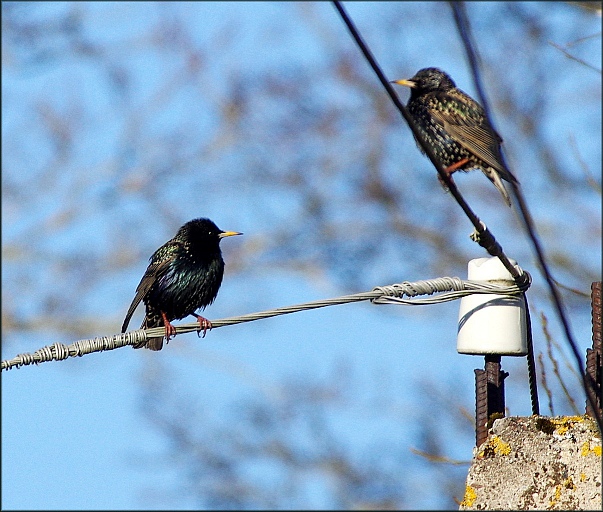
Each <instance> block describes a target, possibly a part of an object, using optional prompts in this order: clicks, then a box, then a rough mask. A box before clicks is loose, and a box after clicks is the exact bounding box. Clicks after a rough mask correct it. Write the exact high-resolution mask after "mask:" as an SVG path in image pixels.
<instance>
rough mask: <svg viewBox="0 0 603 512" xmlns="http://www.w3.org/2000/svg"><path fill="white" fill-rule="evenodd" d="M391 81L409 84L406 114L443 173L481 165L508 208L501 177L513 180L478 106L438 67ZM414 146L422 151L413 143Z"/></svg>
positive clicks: (498, 143) (497, 143)
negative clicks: (415, 126) (431, 150)
mask: <svg viewBox="0 0 603 512" xmlns="http://www.w3.org/2000/svg"><path fill="white" fill-rule="evenodd" d="M391 83H394V84H398V85H405V86H407V87H410V88H411V90H410V99H409V100H408V104H407V105H406V107H407V109H408V113H409V114H410V115H411V116H412V118H413V119H414V121H415V124H416V125H417V127H418V129H419V131H420V132H421V134H422V135H423V137H424V139H425V142H426V143H427V144H429V146H430V147H431V148H432V149H433V152H434V153H435V155H436V158H437V159H438V161H439V162H440V164H441V165H442V167H444V168H445V171H446V173H447V174H448V176H451V174H452V173H453V172H455V171H457V170H461V171H469V170H471V169H481V170H482V172H483V173H484V174H485V175H486V176H487V177H488V179H489V180H490V181H491V182H492V183H494V186H495V187H496V188H497V189H498V190H499V191H500V193H501V194H502V196H503V198H504V200H505V202H506V203H507V204H508V205H509V206H511V199H510V198H509V194H508V193H507V191H506V189H505V187H504V185H503V183H502V180H501V178H502V179H503V180H506V181H508V182H515V183H518V181H517V179H516V178H515V176H513V175H512V174H511V173H510V172H509V171H508V170H507V169H506V168H505V166H504V165H503V163H502V156H501V153H500V144H501V142H502V138H501V137H500V136H499V135H498V133H496V131H495V130H494V128H493V127H492V125H491V124H490V122H489V121H488V119H487V117H486V114H485V112H484V109H483V108H482V106H481V105H480V104H479V103H477V101H475V100H474V99H473V98H471V97H470V96H469V95H467V94H465V93H464V92H463V91H461V90H460V89H458V88H457V87H456V84H455V83H454V81H453V80H452V78H450V76H448V75H447V74H446V73H444V72H443V71H441V70H440V69H437V68H424V69H421V70H419V71H418V72H417V73H416V74H415V76H413V77H412V78H409V79H407V80H394V81H392V82H391ZM417 145H418V146H419V149H420V150H421V152H422V153H423V154H425V151H424V150H423V148H422V147H421V146H420V144H419V143H418V141H417ZM439 177H440V176H439V175H438V178H439ZM440 181H442V180H440ZM442 184H443V185H444V186H445V184H444V183H442Z"/></svg>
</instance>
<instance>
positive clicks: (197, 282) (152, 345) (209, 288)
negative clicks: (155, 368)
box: [121, 218, 243, 350]
mask: <svg viewBox="0 0 603 512" xmlns="http://www.w3.org/2000/svg"><path fill="white" fill-rule="evenodd" d="M242 234H243V233H238V232H236V231H222V230H221V229H219V228H218V226H216V225H215V224H214V223H213V222H212V221H211V220H209V219H206V218H201V219H194V220H191V221H190V222H187V223H186V224H184V226H182V227H181V228H180V229H179V230H178V232H177V233H176V236H175V237H174V238H172V239H171V240H169V241H168V242H166V243H165V244H163V245H162V246H161V247H160V248H159V249H157V250H156V251H155V252H154V253H153V255H152V256H151V258H150V261H151V263H150V264H149V266H148V268H147V270H146V272H145V273H144V275H143V276H142V279H141V281H140V284H139V285H138V288H136V295H135V296H134V300H133V301H132V304H131V305H130V309H128V312H127V313H126V318H125V320H124V323H123V325H122V328H121V332H126V329H127V328H128V324H129V323H130V318H131V317H132V314H133V313H134V310H135V309H136V307H137V306H138V304H140V301H143V302H144V304H145V306H146V314H145V317H144V320H143V322H142V325H141V326H140V328H141V329H149V328H151V327H161V326H165V338H166V341H168V342H169V340H170V338H171V337H172V336H175V335H176V329H175V328H174V326H173V325H172V324H171V323H170V322H171V321H172V320H180V319H182V318H184V317H185V316H188V315H193V316H195V317H196V318H197V321H198V322H199V328H200V329H203V336H205V333H206V332H207V329H211V327H212V325H211V322H210V321H209V320H208V319H207V318H204V317H202V316H201V315H198V314H197V313H196V311H197V309H199V308H203V309H205V307H206V306H208V305H209V304H211V303H212V302H213V301H214V299H215V298H216V295H217V294H218V290H219V289H220V285H221V284H222V276H223V275H224V260H223V259H222V252H221V251H220V240H222V239H223V238H225V237H227V236H233V235H242ZM163 338H164V336H160V337H156V338H149V339H147V341H146V342H141V343H138V344H136V345H134V348H142V347H145V348H148V349H151V350H161V348H162V347H163Z"/></svg>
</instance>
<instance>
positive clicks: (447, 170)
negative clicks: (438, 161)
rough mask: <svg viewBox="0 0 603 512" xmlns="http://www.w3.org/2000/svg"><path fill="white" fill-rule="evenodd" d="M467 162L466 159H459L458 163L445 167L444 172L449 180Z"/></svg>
mask: <svg viewBox="0 0 603 512" xmlns="http://www.w3.org/2000/svg"><path fill="white" fill-rule="evenodd" d="M468 162H469V159H468V158H461V159H460V160H459V161H458V162H456V163H454V164H452V165H449V166H448V167H445V168H444V172H445V173H446V174H447V175H448V177H449V178H450V177H451V175H452V173H453V172H454V171H456V170H458V169H459V168H461V167H462V166H463V165H465V164H466V163H468Z"/></svg>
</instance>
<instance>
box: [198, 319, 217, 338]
mask: <svg viewBox="0 0 603 512" xmlns="http://www.w3.org/2000/svg"><path fill="white" fill-rule="evenodd" d="M197 322H199V329H198V330H197V336H198V337H199V338H201V337H203V338H205V335H206V334H207V331H208V330H210V331H211V329H212V327H213V325H212V324H211V322H210V321H209V320H208V319H207V318H203V317H202V316H197ZM201 329H203V336H201Z"/></svg>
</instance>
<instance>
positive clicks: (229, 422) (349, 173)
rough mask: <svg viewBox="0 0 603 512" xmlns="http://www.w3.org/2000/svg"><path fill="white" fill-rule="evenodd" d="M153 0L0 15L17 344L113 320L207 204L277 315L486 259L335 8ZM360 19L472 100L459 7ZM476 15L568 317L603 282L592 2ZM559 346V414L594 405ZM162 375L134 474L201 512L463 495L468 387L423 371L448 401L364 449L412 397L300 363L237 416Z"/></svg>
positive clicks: (473, 181) (489, 209)
mask: <svg viewBox="0 0 603 512" xmlns="http://www.w3.org/2000/svg"><path fill="white" fill-rule="evenodd" d="M593 5H596V6H597V7H594V8H593ZM143 6H144V9H146V10H148V12H147V15H146V16H145V17H144V18H143V19H142V20H139V19H138V17H137V16H136V12H137V9H139V8H140V7H138V6H136V5H135V4H129V3H126V4H102V3H101V4H88V3H66V4H65V3H63V4H57V5H56V6H55V8H53V9H51V10H50V11H49V10H48V6H47V5H39V4H37V3H21V2H5V3H3V4H2V14H3V16H2V42H3V49H2V59H3V73H10V75H11V83H10V86H3V98H2V99H3V138H2V154H3V159H2V223H3V240H2V260H3V268H2V327H3V341H4V345H5V347H8V348H7V349H8V350H10V348H11V347H14V348H13V350H16V347H17V345H18V341H17V340H18V339H19V338H20V337H22V336H23V335H24V334H25V333H31V334H33V335H36V333H37V334H38V335H39V336H40V337H39V338H38V339H39V341H40V343H39V345H34V346H28V347H26V348H25V350H31V351H33V350H35V349H37V348H39V346H41V345H43V344H46V343H47V342H46V341H44V340H46V339H48V331H51V332H52V333H53V335H55V336H56V337H57V339H62V340H65V341H68V340H70V339H76V338H78V337H80V338H81V337H93V336H97V335H103V334H112V333H115V332H117V331H118V326H119V325H121V321H122V319H123V314H124V312H125V309H124V308H125V307H126V306H127V304H128V303H129V301H130V299H131V294H132V293H133V291H134V287H135V285H136V283H137V282H138V279H139V277H140V271H141V269H142V268H143V266H144V267H146V260H147V258H148V257H149V255H150V254H151V252H152V251H153V250H154V249H155V248H156V247H158V245H159V243H163V241H165V240H167V239H168V238H169V237H171V236H172V235H173V232H175V229H176V228H177V227H178V226H180V225H181V224H183V223H184V222H185V221H187V220H190V219H191V218H193V217H195V216H201V215H203V216H209V217H210V218H213V219H214V220H216V222H217V223H218V225H219V226H220V227H221V228H222V229H233V230H241V231H244V232H245V235H246V236H245V240H244V241H242V243H240V244H232V245H231V246H229V247H228V248H227V254H226V256H227V257H226V259H227V276H226V279H228V280H232V281H235V280H236V281H237V282H238V283H240V284H239V286H240V287H241V289H242V293H241V296H240V298H239V299H238V300H239V301H240V304H239V305H238V310H240V311H241V312H246V311H256V310H260V309H263V308H267V307H273V306H278V305H284V304H272V303H270V302H269V301H268V300H267V296H268V295H269V288H266V289H264V290H262V292H261V293H257V294H253V293H245V292H246V291H249V290H248V289H247V288H246V285H245V282H251V283H260V282H261V281H262V280H263V279H266V278H267V277H268V276H270V275H271V274H272V273H273V272H274V271H275V269H279V272H286V273H287V274H288V275H289V276H292V277H293V279H303V280H307V281H310V282H313V283H315V284H316V286H318V287H323V288H324V289H329V290H331V289H336V290H338V291H340V292H341V294H344V293H350V292H356V291H365V290H370V289H371V288H372V287H374V286H376V285H384V284H390V283H394V282H399V281H401V280H406V279H409V280H410V279H428V278H431V277H437V276H442V275H459V274H461V273H462V272H463V271H464V269H465V268H466V262H467V261H468V260H469V259H471V258H474V257H481V256H485V254H481V253H480V252H479V250H478V248H477V247H475V246H473V245H472V244H471V243H470V242H469V240H468V237H467V235H468V234H469V232H470V230H471V226H470V224H469V222H467V221H466V220H465V218H464V216H463V214H462V212H460V211H459V209H458V208H457V207H456V204H455V203H454V201H453V200H452V199H451V197H450V196H449V195H447V194H446V193H445V192H444V191H443V190H442V188H441V187H440V185H439V183H438V180H437V179H436V172H435V169H433V168H432V166H431V164H430V163H429V161H428V159H426V158H425V157H423V156H422V155H421V154H420V153H419V151H418V150H417V148H416V146H415V143H414V140H413V139H412V136H411V134H410V131H409V129H408V127H407V126H406V124H405V123H404V121H403V119H402V118H401V116H400V115H399V113H398V112H397V111H396V109H395V107H394V106H393V105H392V103H391V101H390V100H389V98H388V96H387V95H386V94H385V91H384V90H383V89H382V88H381V86H380V84H379V83H378V81H377V79H376V77H375V76H374V74H373V73H372V72H371V70H370V68H369V66H368V64H367V63H366V61H365V60H364V59H363V58H362V55H361V54H360V52H359V50H358V48H357V47H356V46H355V44H354V42H353V40H352V39H351V38H350V37H349V34H348V33H347V31H346V30H345V27H344V26H343V23H342V22H341V20H340V19H339V17H338V16H337V13H336V12H335V10H334V9H333V7H332V5H330V4H328V3H282V4H278V6H272V7H271V8H270V9H269V10H270V13H269V14H271V16H267V17H266V18H265V20H263V22H262V23H261V24H260V25H261V26H260V27H258V25H257V24H256V25H252V24H251V22H250V20H249V19H246V18H245V16H244V12H245V9H248V8H249V6H248V5H246V4H244V3H242V4H238V3H237V4H235V3H233V4H232V5H231V7H230V9H231V10H232V12H230V13H228V12H227V13H226V14H225V11H224V10H220V15H221V16H224V17H225V19H224V20H223V21H222V22H220V21H215V20H214V22H213V24H212V27H213V28H212V30H209V29H207V27H206V24H205V23H204V16H210V15H211V12H212V8H215V6H212V4H208V3H199V4H196V3H182V4H172V3H153V4H143ZM346 7H347V8H348V11H349V13H350V15H351V16H352V18H353V19H354V20H355V21H356V23H357V26H358V28H359V30H360V31H361V33H362V34H363V36H364V38H365V40H366V42H367V44H368V45H369V46H370V47H371V49H372V51H373V53H374V54H375V56H376V58H377V60H378V61H379V62H380V64H381V65H382V67H383V69H384V71H385V73H386V74H387V75H388V77H389V78H390V79H398V78H407V77H410V76H412V75H413V74H414V73H415V72H416V71H417V70H418V69H420V68H422V67H427V66H430V65H437V66H439V67H442V68H443V69H444V70H446V71H447V72H449V73H450V74H451V76H452V77H453V78H454V79H455V80H456V82H457V85H458V86H459V87H460V88H461V89H463V90H465V91H467V92H469V93H470V94H472V93H473V88H472V81H471V76H470V74H469V71H468V68H467V66H466V64H465V58H464V53H463V49H462V45H461V43H460V39H459V37H458V34H457V32H456V29H455V26H454V23H453V20H452V16H451V12H450V9H449V6H448V5H447V4H443V3H432V2H425V3H423V2H420V3H415V2H409V3H405V2H396V3H373V4H371V5H370V6H369V5H368V4H358V5H354V3H350V4H349V6H348V5H346ZM467 8H468V13H469V17H470V19H471V21H472V24H473V30H474V32H475V35H476V39H477V41H478V44H479V45H480V46H479V51H480V52H481V55H482V58H483V77H484V82H485V84H486V88H487V92H488V94H489V98H490V100H491V103H492V108H493V112H494V121H495V124H496V126H497V128H498V130H499V131H500V133H501V134H502V136H503V139H504V141H505V142H504V150H505V152H506V155H507V159H508V161H509V164H510V167H511V169H512V170H513V171H514V173H515V175H516V176H517V177H518V179H519V181H520V183H521V186H522V188H523V191H524V194H525V195H526V197H527V200H528V202H529V204H530V206H531V208H532V213H533V215H534V218H535V221H536V224H537V227H538V229H539V233H540V235H541V236H542V241H543V244H544V246H545V249H546V253H547V255H548V256H549V261H550V263H551V265H552V270H553V275H554V276H556V277H557V278H558V279H559V281H560V283H561V284H562V285H563V286H564V288H563V296H564V299H565V301H566V304H567V306H568V314H569V316H570V318H571V317H575V316H581V317H583V318H588V315H589V303H590V301H589V297H588V293H589V290H590V283H591V282H592V281H595V280H600V278H601V277H600V259H601V247H600V242H601V205H600V199H601V177H600V163H601V72H600V69H599V67H600V45H601V33H600V31H599V32H594V31H593V27H594V26H597V25H598V24H600V14H601V10H600V4H599V3H597V4H594V3H593V4H591V3H589V2H578V3H557V2H555V3H553V2H549V3H523V2H497V3H492V4H490V3H485V4H481V3H470V4H468V6H467ZM275 13H276V14H275ZM128 20H130V21H128ZM256 21H257V20H256ZM92 26H100V27H104V28H103V29H102V30H96V31H92V30H91V29H90V27H92ZM107 27H111V30H110V29H108V28H107ZM216 27H217V28H216ZM201 36H202V37H201ZM307 41H311V44H309V43H307ZM434 41H436V42H434ZM293 42H296V43H297V46H293V44H292V43H293ZM300 45H301V46H302V47H303V48H304V52H303V53H302V52H300V50H299V48H300ZM291 48H293V49H291ZM434 48H437V50H438V52H437V60H436V61H435V62H434V55H436V53H435V52H434V53H433V54H432V53H431V52H432V49H434ZM296 52H297V53H296ZM593 68H594V69H593ZM390 75H391V76H390ZM25 83H28V88H27V92H26V93H24V92H23V89H22V86H21V84H25ZM32 83H33V84H34V85H33V86H32V85H31V84H32ZM405 94H407V92H406V91H400V95H401V97H402V98H403V100H404V101H406V97H407V96H405ZM456 176H458V178H456ZM455 179H456V183H457V185H458V186H459V189H460V190H461V192H462V193H463V194H464V195H465V197H466V198H467V199H468V202H469V203H470V204H471V205H472V207H473V208H474V210H475V211H476V212H477V214H478V215H479V216H480V217H481V218H482V219H483V220H484V221H485V222H486V223H487V224H488V226H489V227H490V229H491V230H492V231H493V232H494V234H495V236H497V239H498V240H499V242H500V243H501V244H502V245H503V247H504V249H505V251H506V253H507V254H508V255H509V256H510V257H511V258H513V259H516V260H517V261H518V262H519V263H520V264H521V265H522V266H523V268H526V269H529V270H530V272H531V273H532V275H533V276H534V278H535V280H534V285H533V287H532V289H531V291H530V297H531V306H532V308H533V311H534V313H536V314H538V313H541V314H542V316H541V317H540V316H538V315H536V314H535V316H534V317H533V320H534V328H535V330H538V331H539V334H538V335H537V336H539V338H540V339H542V338H543V333H545V331H544V330H543V329H542V328H539V326H538V319H539V318H542V323H543V325H544V324H545V323H546V322H547V321H548V322H549V323H554V322H556V320H555V317H554V314H553V313H552V312H551V311H552V310H551V309H550V306H549V304H548V298H547V291H546V288H545V287H544V286H543V284H542V280H540V279H539V278H538V277H539V274H538V271H537V268H536V267H535V264H534V259H533V255H532V251H531V248H530V246H529V243H528V242H527V239H526V237H525V236H524V234H523V230H522V227H521V224H520V222H519V220H518V218H517V217H516V216H515V215H514V213H513V212H512V211H511V210H510V209H508V208H506V206H504V204H503V202H502V201H501V200H500V197H498V192H497V191H496V189H495V188H494V187H492V185H491V184H490V182H489V181H488V180H486V179H485V177H484V176H483V175H481V173H479V172H474V173H469V174H466V175H465V174H463V175H460V176H459V175H455ZM542 198H546V199H545V200H543V199H542ZM218 218H219V220H218ZM158 233H159V235H158ZM158 240H159V243H158V242H157V241H158ZM459 269H460V270H459ZM461 277H463V276H462V275H461ZM246 280H247V281H246ZM289 282H291V281H289ZM253 286H257V285H256V284H253V285H249V289H252V288H253ZM100 297H102V298H103V299H102V300H99V298H100ZM120 308H121V309H120ZM74 319H77V321H74ZM42 333H44V336H42V335H41V334H42ZM544 337H545V339H547V338H546V336H544ZM563 343H564V342H563V340H562V339H555V336H554V335H553V336H549V337H548V347H549V348H550V350H549V349H547V346H546V345H545V343H542V342H541V343H540V344H539V345H538V346H537V352H538V353H539V354H540V361H541V367H540V369H544V370H545V374H546V378H547V387H548V388H550V396H551V399H550V400H551V404H554V405H551V407H554V408H555V413H563V412H574V408H577V409H578V410H580V411H583V403H582V401H583V398H582V395H581V394H580V392H579V380H578V379H577V378H576V377H575V375H572V373H571V371H570V369H568V367H571V366H573V361H572V360H569V361H568V359H567V356H566V355H565V353H566V349H565V348H563V347H561V345H562V344H563ZM169 348H172V345H170V347H169ZM20 349H21V347H20ZM90 357H94V356H90ZM161 361H163V360H161ZM557 363H559V364H560V365H561V369H559V370H557V371H555V370H554V365H555V364H557ZM148 364H149V367H148V368H147V370H146V371H145V373H144V374H143V375H142V376H141V379H142V382H143V384H144V389H145V392H144V393H143V397H142V402H141V406H142V412H143V414H144V415H145V417H146V418H147V419H148V420H149V421H150V422H152V423H153V424H154V425H155V426H156V427H157V429H158V431H159V432H160V433H161V435H162V436H165V439H166V441H167V444H166V452H165V453H164V454H163V455H162V456H160V457H158V456H153V457H151V458H152V459H153V461H145V460H144V459H145V456H144V455H142V454H141V455H140V461H141V464H142V463H143V462H144V464H150V465H151V470H152V465H153V464H166V465H172V466H173V467H174V468H175V469H176V471H177V472H178V474H179V475H180V480H179V481H180V483H181V485H182V488H181V489H172V490H171V492H173V493H174V495H177V494H179V493H181V492H186V493H187V494H189V495H193V496H195V498H196V499H197V500H198V506H199V507H208V508H290V507H291V506H298V507H304V504H305V503H308V499H310V498H308V496H307V494H306V493H311V492H312V491H311V490H312V489H314V488H320V489H322V490H323V492H326V493H327V494H328V495H329V496H330V498H329V500H328V501H327V503H326V504H324V503H323V504H322V505H319V506H322V507H327V508H329V507H331V508H345V509H352V508H373V509H375V508H382V509H398V508H404V507H405V506H408V497H409V496H412V494H413V493H416V492H417V490H416V489H415V488H414V486H416V485H417V482H419V481H421V482H423V481H425V480H426V479H428V480H430V481H431V482H432V484H431V485H432V487H433V492H434V493H439V494H441V495H442V501H441V506H442V507H454V506H455V503H454V499H453V498H454V497H456V498H459V499H460V498H461V497H462V494H463V478H464V475H465V472H466V469H467V466H466V465H458V464H456V461H454V460H450V459H449V458H448V457H449V452H448V450H447V443H448V441H447V440H449V439H451V438H455V437H462V438H463V439H465V440H467V439H468V440H469V443H470V442H471V439H472V437H473V435H474V434H473V423H472V422H473V417H472V415H473V412H472V411H468V410H467V408H466V407H465V406H464V405H463V404H460V403H458V402H456V401H454V400H452V401H451V400H450V396H454V378H453V377H452V376H451V377H450V379H448V380H445V381H439V382H433V381H427V380H425V381H423V382H417V383H416V387H417V395H420V400H422V401H423V403H422V404H421V406H420V407H421V408H423V409H424V410H428V409H430V408H431V410H434V409H437V410H438V411H439V412H438V414H437V415H436V416H433V415H430V414H428V413H427V412H426V413H425V414H424V415H422V416H421V417H420V420H418V421H417V420H414V421H416V423H415V424H414V426H413V428H414V429H416V431H417V432H419V439H420V441H419V444H418V445H417V446H416V448H417V450H418V451H419V452H421V453H423V456H422V457H417V456H416V455H413V454H412V453H409V450H408V446H406V445H401V446H394V447H392V446H390V445H384V444H383V443H380V442H379V439H378V437H377V436H378V434H374V433H373V434H372V433H371V432H367V442H366V445H365V447H364V449H363V450H360V451H357V450H356V451H355V450H354V449H352V448H351V443H349V442H346V440H345V439H342V435H341V432H340V429H339V428H338V421H348V422H349V423H351V424H353V423H354V421H356V419H357V417H359V416H360V417H370V416H371V414H372V412H371V411H372V410H373V408H374V407H375V400H379V399H381V400H383V401H384V402H386V404H385V406H384V410H387V411H389V413H388V414H389V415H390V416H391V418H390V419H391V422H392V424H396V423H397V422H403V421H405V419H404V416H405V413H404V411H403V410H400V405H399V403H398V402H397V400H396V397H393V396H388V393H387V390H383V395H382V396H377V397H376V396H373V395H370V396H368V395H367V394H366V390H362V389H357V383H356V381H355V369H353V368H352V369H350V368H347V369H346V367H345V364H343V367H342V368H337V369H334V371H333V376H332V378H330V379H327V380H326V381H324V382H323V381H322V380H314V379H312V378H310V377H309V378H308V380H306V381H303V382H302V381H299V378H298V377H296V376H292V378H291V379H289V380H287V381H286V382H283V383H280V384H278V385H276V386H275V389H274V390H272V392H271V393H268V394H266V395H261V396H263V397H264V399H260V397H258V396H253V397H240V398H239V399H237V400H235V401H234V402H233V403H232V404H231V406H229V408H228V412H227V413H226V419H223V420H222V421H220V422H216V421H214V420H213V419H212V417H211V414H209V413H208V414H206V411H205V408H204V406H203V404H202V403H200V400H201V399H200V398H199V397H196V396H195V391H194V390H187V391H186V392H185V393H184V394H182V390H181V389H179V388H178V387H177V385H176V384H174V385H169V384H167V383H170V382H172V383H173V382H175V381H176V379H177V376H176V375H174V369H173V368H170V365H169V364H167V363H164V362H155V363H153V364H151V363H148ZM555 373H557V376H555ZM512 377H514V378H517V379H525V374H521V373H519V374H518V373H517V372H515V374H514V375H512ZM564 380H565V382H563V381H564ZM524 382H525V380H524ZM564 386H565V388H566V389H568V390H569V391H568V392H564V391H563V387H564ZM541 402H542V412H543V413H547V412H548V411H547V410H546V409H545V406H544V405H545V404H546V401H545V399H544V395H543V396H542V397H541ZM573 403H574V404H577V405H575V406H574V405H572V404H573ZM334 418H339V419H338V420H337V421H334ZM341 418H344V420H342V419H341ZM293 432H295V433H296V435H292V433H293ZM470 456H471V454H470V453H469V452H467V459H469V458H470ZM410 459H412V461H410ZM417 459H418V462H417ZM407 467H412V468H413V469H412V471H411V472H409V471H408V470H407V469H406V468H407ZM258 468H265V470H266V471H265V472H264V473H260V472H259V470H258ZM411 473H412V474H411ZM267 475H268V476H267ZM308 489H310V491H309V490H308ZM152 492H153V491H149V496H150V498H148V499H154V498H153V494H152ZM292 504H293V505H292ZM167 506H169V502H168V505H167Z"/></svg>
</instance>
